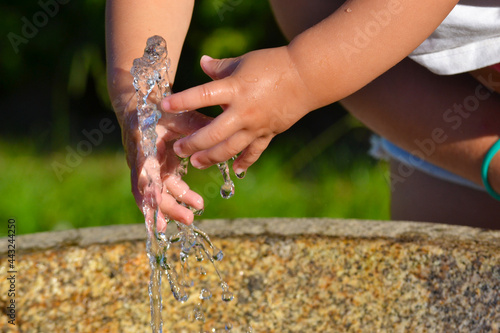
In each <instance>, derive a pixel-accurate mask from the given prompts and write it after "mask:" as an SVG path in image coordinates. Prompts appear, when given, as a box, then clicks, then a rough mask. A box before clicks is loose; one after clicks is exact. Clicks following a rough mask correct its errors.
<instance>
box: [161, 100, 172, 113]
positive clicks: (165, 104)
mask: <svg viewBox="0 0 500 333" xmlns="http://www.w3.org/2000/svg"><path fill="white" fill-rule="evenodd" d="M161 108H162V109H163V111H165V112H168V111H171V109H170V100H169V99H168V97H166V98H164V99H163V100H162V101H161Z"/></svg>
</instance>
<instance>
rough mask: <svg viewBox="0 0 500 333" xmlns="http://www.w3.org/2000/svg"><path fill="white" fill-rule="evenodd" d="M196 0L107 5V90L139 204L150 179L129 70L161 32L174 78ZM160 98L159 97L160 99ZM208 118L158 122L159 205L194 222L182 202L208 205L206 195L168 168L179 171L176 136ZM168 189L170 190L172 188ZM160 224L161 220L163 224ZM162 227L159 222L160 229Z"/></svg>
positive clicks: (111, 1)
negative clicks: (200, 194) (175, 147)
mask: <svg viewBox="0 0 500 333" xmlns="http://www.w3.org/2000/svg"><path fill="white" fill-rule="evenodd" d="M193 5H194V1H193V0H182V1H176V0H148V1H134V0H108V1H107V6H106V51H107V52H106V53H107V72H108V90H109V94H110V97H111V100H112V102H113V108H114V110H115V112H116V116H117V118H118V121H119V123H120V126H121V128H122V138H123V144H124V147H125V151H126V154H127V162H128V164H129V167H130V168H131V173H132V190H133V193H134V197H135V199H136V202H137V204H138V206H139V207H141V205H142V193H143V188H144V186H145V183H146V181H147V180H146V177H145V174H144V172H143V170H142V164H143V162H144V158H143V154H142V151H141V150H140V134H139V131H138V127H137V111H136V106H137V101H136V99H135V90H134V88H133V86H132V80H133V77H132V75H131V74H130V68H131V67H132V62H133V60H134V59H135V58H139V57H141V56H142V54H143V52H144V47H145V46H146V40H147V39H148V38H149V37H151V36H153V35H160V36H162V37H164V38H165V39H166V41H167V47H168V53H169V57H170V59H171V66H170V78H171V79H173V78H174V76H175V71H176V69H177V64H178V61H179V56H180V53H181V48H182V44H183V42H184V38H185V36H186V33H187V29H188V27H189V23H190V19H191V14H192V9H193ZM158 102H159V101H158ZM207 122H209V119H208V117H205V116H203V115H201V114H199V113H192V114H190V113H189V114H185V115H181V116H180V117H172V116H170V117H169V115H165V116H164V117H162V119H161V120H160V123H159V125H158V126H157V132H158V137H159V140H158V142H157V146H158V156H159V159H161V160H160V164H161V170H162V177H163V178H162V180H163V182H164V184H163V187H164V193H162V196H161V202H160V208H161V210H162V211H163V213H164V214H165V215H166V216H168V217H169V218H172V219H175V220H177V221H181V222H184V223H191V222H192V220H193V213H192V212H191V211H190V210H189V209H187V208H185V207H183V206H182V205H180V204H178V203H177V200H179V201H181V202H183V203H185V204H187V205H189V206H192V207H194V208H196V209H201V208H203V199H202V198H201V196H199V195H198V194H196V193H194V192H193V191H191V190H189V187H188V186H187V184H185V183H184V182H182V181H179V180H178V179H171V178H172V177H170V176H168V172H171V171H172V170H174V169H175V167H176V165H177V164H178V158H177V156H175V154H174V153H173V152H172V142H173V141H172V140H175V139H176V138H178V137H179V136H180V135H181V134H190V133H191V132H193V131H194V130H196V129H198V128H200V127H202V126H204V125H206V124H207ZM167 190H168V192H167ZM160 224H161V223H160ZM161 227H162V226H161V225H160V226H159V229H160V228H161Z"/></svg>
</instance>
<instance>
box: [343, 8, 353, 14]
mask: <svg viewBox="0 0 500 333" xmlns="http://www.w3.org/2000/svg"><path fill="white" fill-rule="evenodd" d="M344 11H345V12H346V13H350V12H352V9H351V8H349V7H348V8H346V9H345V10H344Z"/></svg>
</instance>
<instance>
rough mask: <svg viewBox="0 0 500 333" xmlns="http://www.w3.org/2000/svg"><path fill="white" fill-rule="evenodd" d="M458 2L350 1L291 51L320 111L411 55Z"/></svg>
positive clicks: (294, 43) (305, 34) (300, 37)
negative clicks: (320, 108)
mask: <svg viewBox="0 0 500 333" xmlns="http://www.w3.org/2000/svg"><path fill="white" fill-rule="evenodd" d="M457 2H458V1H457V0H443V1H434V0H351V1H347V2H345V3H344V4H343V5H342V6H341V7H340V8H339V9H338V10H337V11H335V12H334V13H333V14H332V15H330V16H329V17H327V18H326V19H325V20H323V21H322V22H320V23H318V24H317V25H315V26H314V27H312V28H310V29H308V30H306V31H304V32H303V33H301V34H300V35H298V36H297V37H296V38H295V39H293V40H292V42H291V43H290V45H289V47H288V49H289V53H290V56H291V58H292V60H293V62H294V64H295V66H296V69H297V71H298V72H299V73H300V75H301V78H302V80H303V82H304V84H305V86H306V87H307V88H308V90H309V92H310V93H311V94H312V96H314V99H315V100H316V101H315V103H316V105H312V107H313V108H317V107H320V106H323V105H326V104H329V103H332V102H334V101H338V100H340V99H342V98H344V97H346V96H348V95H350V94H351V93H353V92H355V91H357V90H359V89H360V88H362V87H363V86H365V85H366V84H367V83H369V82H370V81H372V80H373V79H375V78H376V77H378V76H379V75H381V74H382V73H384V72H386V71H387V70H388V69H389V68H391V67H392V66H394V65H395V64H396V63H398V62H399V61H401V60H402V59H403V58H405V57H406V56H407V55H408V54H410V53H411V52H412V51H413V50H414V49H415V48H416V47H417V46H418V45H420V43H422V42H423V41H424V40H425V39H426V38H427V37H428V36H429V35H430V34H431V33H432V32H433V31H434V30H435V29H436V28H437V27H438V26H439V24H440V23H441V22H442V21H443V20H444V19H445V18H446V16H447V15H448V13H449V12H450V11H451V10H452V9H453V7H454V6H455V5H456V3H457Z"/></svg>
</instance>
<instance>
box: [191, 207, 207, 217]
mask: <svg viewBox="0 0 500 333" xmlns="http://www.w3.org/2000/svg"><path fill="white" fill-rule="evenodd" d="M189 209H191V211H192V212H193V214H194V215H196V216H201V215H202V214H203V213H204V212H205V211H204V210H203V208H202V209H195V208H193V207H189Z"/></svg>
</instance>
